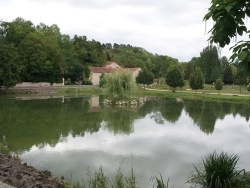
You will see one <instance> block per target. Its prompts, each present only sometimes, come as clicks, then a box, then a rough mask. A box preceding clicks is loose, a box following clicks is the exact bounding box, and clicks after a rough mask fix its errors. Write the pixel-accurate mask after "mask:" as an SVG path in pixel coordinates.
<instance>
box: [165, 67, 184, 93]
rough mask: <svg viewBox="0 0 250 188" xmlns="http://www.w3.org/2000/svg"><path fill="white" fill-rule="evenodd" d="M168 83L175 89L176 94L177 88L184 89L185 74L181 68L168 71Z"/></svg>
mask: <svg viewBox="0 0 250 188" xmlns="http://www.w3.org/2000/svg"><path fill="white" fill-rule="evenodd" d="M166 83H167V84H168V85H169V86H170V87H172V88H173V89H172V91H173V92H175V88H176V87H183V86H184V85H185V82H184V78H183V73H182V71H181V69H180V68H179V67H177V66H174V67H171V68H170V69H169V70H168V71H167V75H166Z"/></svg>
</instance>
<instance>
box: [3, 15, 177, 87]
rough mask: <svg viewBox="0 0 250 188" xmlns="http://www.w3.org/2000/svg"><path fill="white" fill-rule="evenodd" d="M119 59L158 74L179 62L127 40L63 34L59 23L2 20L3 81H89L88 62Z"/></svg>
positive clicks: (10, 85)
mask: <svg viewBox="0 0 250 188" xmlns="http://www.w3.org/2000/svg"><path fill="white" fill-rule="evenodd" d="M110 60H112V61H116V62H117V63H118V64H120V65H121V66H124V67H141V68H146V69H148V70H150V71H152V72H153V73H154V75H155V77H156V78H157V77H159V76H164V75H165V70H166V69H167V68H168V67H169V66H171V65H176V64H177V63H178V60H177V59H174V58H172V57H168V56H162V55H157V54H152V53H150V52H147V51H146V50H144V49H143V48H140V47H133V46H132V45H130V44H128V45H124V44H116V43H115V44H111V43H107V44H101V43H100V42H98V41H95V40H91V41H90V40H88V39H87V37H86V36H77V35H75V36H74V37H73V38H71V37H70V36H69V35H67V34H62V33H61V32H60V28H59V27H58V26H57V25H51V26H48V25H46V24H44V23H40V24H39V25H34V24H33V23H32V22H31V21H28V20H24V19H23V18H16V19H15V20H13V21H12V22H5V21H1V22H0V85H1V86H5V87H7V88H8V87H12V86H14V85H15V84H16V83H18V82H23V81H29V82H50V83H55V82H61V81H62V78H63V77H64V78H65V79H66V80H70V81H71V82H72V83H74V82H75V81H79V80H81V81H82V80H83V81H85V82H86V83H87V80H88V77H89V69H88V67H89V66H102V65H103V64H104V63H105V62H106V61H110Z"/></svg>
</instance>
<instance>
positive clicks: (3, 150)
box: [0, 139, 10, 154]
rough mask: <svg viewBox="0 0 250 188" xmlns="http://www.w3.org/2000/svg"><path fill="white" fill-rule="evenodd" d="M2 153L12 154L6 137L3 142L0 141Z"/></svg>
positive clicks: (0, 151)
mask: <svg viewBox="0 0 250 188" xmlns="http://www.w3.org/2000/svg"><path fill="white" fill-rule="evenodd" d="M0 153H3V154H10V150H9V148H8V145H7V143H6V140H5V139H3V141H2V142H0Z"/></svg>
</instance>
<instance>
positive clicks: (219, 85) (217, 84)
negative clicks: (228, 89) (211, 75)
mask: <svg viewBox="0 0 250 188" xmlns="http://www.w3.org/2000/svg"><path fill="white" fill-rule="evenodd" d="M214 88H215V89H216V90H222V88H223V83H222V80H221V79H220V78H218V79H217V80H216V81H215V82H214Z"/></svg>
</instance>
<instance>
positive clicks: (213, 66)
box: [199, 46, 222, 84]
mask: <svg viewBox="0 0 250 188" xmlns="http://www.w3.org/2000/svg"><path fill="white" fill-rule="evenodd" d="M199 67H200V68H201V70H202V72H203V73H204V76H205V81H206V83H209V84H211V83H213V82H214V81H215V80H216V79H217V78H218V74H219V73H220V72H222V71H220V69H221V67H220V61H219V55H218V51H217V48H216V47H215V46H208V47H206V48H204V49H203V51H202V52H201V54H200V58H199ZM215 70H216V72H215ZM215 75H216V76H215Z"/></svg>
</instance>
